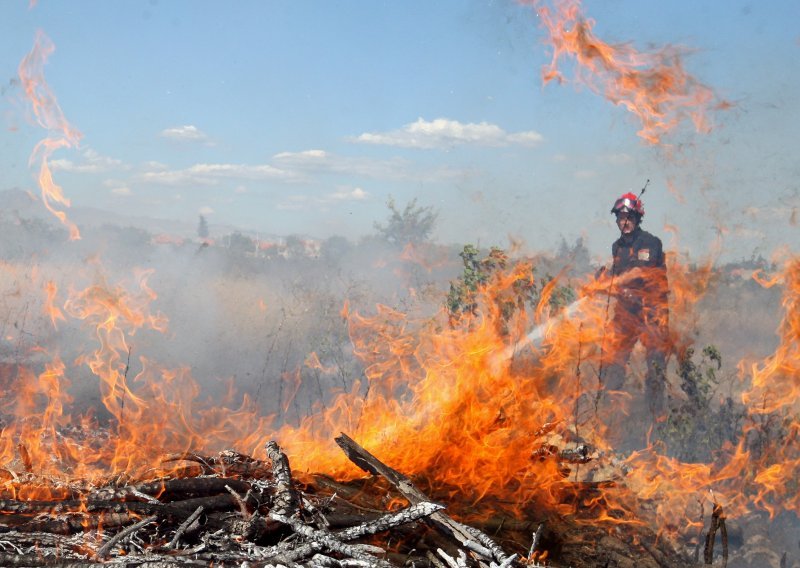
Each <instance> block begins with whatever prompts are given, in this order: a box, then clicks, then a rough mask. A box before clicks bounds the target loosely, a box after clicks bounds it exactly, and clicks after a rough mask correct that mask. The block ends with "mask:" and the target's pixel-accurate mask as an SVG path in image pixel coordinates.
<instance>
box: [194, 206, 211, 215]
mask: <svg viewBox="0 0 800 568" xmlns="http://www.w3.org/2000/svg"><path fill="white" fill-rule="evenodd" d="M197 212H198V213H199V214H200V215H211V214H213V213H214V210H213V209H212V208H211V207H209V206H208V205H205V206H203V207H201V208H200V209H199V210H198V211H197Z"/></svg>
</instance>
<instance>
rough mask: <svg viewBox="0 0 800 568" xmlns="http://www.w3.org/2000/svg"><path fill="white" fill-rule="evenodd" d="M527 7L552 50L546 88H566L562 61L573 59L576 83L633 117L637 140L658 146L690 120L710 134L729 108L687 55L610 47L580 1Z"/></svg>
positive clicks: (676, 50)
mask: <svg viewBox="0 0 800 568" xmlns="http://www.w3.org/2000/svg"><path fill="white" fill-rule="evenodd" d="M523 3H530V4H533V5H534V6H535V7H536V8H537V11H538V14H539V16H540V19H541V22H542V25H543V26H544V27H545V28H546V29H547V31H548V33H549V38H548V40H549V44H550V45H551V46H552V48H553V56H552V59H551V61H550V63H549V64H548V65H547V66H545V68H544V69H543V70H542V79H543V81H544V83H545V84H546V83H549V82H551V81H558V82H564V81H565V78H564V75H563V73H562V72H561V70H560V67H559V63H560V60H561V59H562V58H565V57H571V58H574V60H575V62H576V63H577V67H576V71H575V73H576V80H577V81H579V82H581V83H583V84H585V85H587V86H588V87H589V88H590V89H592V90H593V91H595V92H596V93H599V94H601V95H603V96H604V97H606V98H607V99H608V100H609V101H611V102H612V103H614V104H615V105H621V106H623V107H625V108H626V109H627V110H628V111H629V112H631V113H633V114H634V115H635V116H636V117H637V118H638V119H639V120H640V121H641V124H642V128H641V130H639V132H638V135H639V136H640V137H642V138H643V139H645V140H646V141H647V142H649V143H650V144H658V143H659V142H660V141H661V139H662V137H663V136H664V135H665V134H666V133H668V132H670V131H671V130H673V129H674V128H675V127H676V126H678V124H679V123H681V122H682V121H684V120H686V119H688V120H690V121H691V122H692V123H693V124H694V127H695V128H696V129H697V131H699V132H707V131H709V130H710V128H711V124H710V122H709V119H708V113H709V111H711V110H713V109H720V108H727V107H728V106H730V103H727V102H724V101H720V100H718V98H717V97H716V95H715V94H714V92H713V91H712V90H711V89H710V88H709V87H707V86H705V85H703V84H702V83H700V82H699V81H698V80H697V79H695V78H694V77H693V76H692V75H691V74H690V73H689V72H688V71H687V70H686V69H685V67H684V64H683V56H684V54H685V51H686V50H685V49H681V48H678V47H674V46H667V47H663V48H661V49H659V50H657V51H653V52H640V51H637V50H636V49H635V48H633V47H632V46H630V45H628V44H610V43H606V42H604V41H603V40H601V39H600V38H598V37H597V36H595V35H594V33H593V32H592V29H593V28H594V21H593V20H591V19H589V18H586V17H585V16H584V15H583V13H582V11H581V4H580V1H579V0H556V3H555V6H554V8H553V9H551V8H550V7H548V6H546V5H545V3H544V2H543V1H541V0H523Z"/></svg>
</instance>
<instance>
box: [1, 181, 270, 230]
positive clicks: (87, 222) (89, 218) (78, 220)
mask: <svg viewBox="0 0 800 568" xmlns="http://www.w3.org/2000/svg"><path fill="white" fill-rule="evenodd" d="M65 211H66V213H67V216H68V218H69V219H70V220H71V221H72V222H73V223H75V224H76V225H78V228H79V229H80V228H89V227H92V228H94V227H102V226H103V225H116V226H119V227H136V228H139V229H143V230H145V231H147V232H148V233H151V234H154V235H158V234H162V233H165V234H169V235H174V236H178V237H182V238H185V239H192V238H196V237H197V221H193V222H192V223H187V222H182V221H176V220H175V219H156V218H152V217H141V216H134V215H125V214H124V213H120V212H117V211H108V210H106V209H98V208H96V207H69V208H67V209H66V210H65ZM0 213H2V214H3V215H5V216H9V215H10V216H17V217H20V218H23V219H41V220H43V221H45V222H46V223H48V224H52V225H53V226H60V225H61V223H60V222H59V220H58V219H56V218H55V216H53V214H52V213H50V212H49V211H48V210H47V208H46V207H45V206H44V204H43V203H42V200H41V197H40V196H39V195H38V194H31V193H28V192H27V191H23V190H21V189H18V188H13V189H6V190H0ZM210 229H211V233H212V235H227V234H231V233H234V232H240V233H242V234H246V235H251V236H255V235H256V234H257V231H253V230H248V229H242V228H241V227H236V226H233V225H215V224H213V223H210ZM260 236H261V237H262V238H271V237H273V235H267V234H265V233H263V232H261V234H260ZM275 237H276V236H275ZM276 238H277V237H276Z"/></svg>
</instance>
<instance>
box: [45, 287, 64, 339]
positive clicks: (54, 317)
mask: <svg viewBox="0 0 800 568" xmlns="http://www.w3.org/2000/svg"><path fill="white" fill-rule="evenodd" d="M45 294H46V296H47V299H46V301H45V304H44V308H43V309H44V313H45V314H47V315H48V316H49V317H50V321H51V322H52V323H53V328H55V329H57V328H58V324H57V323H56V322H58V321H62V322H63V321H67V319H66V318H65V317H64V312H62V311H61V309H60V308H59V307H58V306H56V305H55V303H54V302H55V298H56V295H57V294H58V287H57V286H56V284H55V282H53V281H52V280H49V281H48V282H47V283H46V284H45Z"/></svg>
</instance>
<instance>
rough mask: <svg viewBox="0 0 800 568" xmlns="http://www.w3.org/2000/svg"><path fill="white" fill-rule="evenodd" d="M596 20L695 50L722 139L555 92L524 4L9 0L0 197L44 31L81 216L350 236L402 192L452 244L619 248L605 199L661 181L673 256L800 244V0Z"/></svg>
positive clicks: (656, 7) (650, 8)
mask: <svg viewBox="0 0 800 568" xmlns="http://www.w3.org/2000/svg"><path fill="white" fill-rule="evenodd" d="M582 10H583V12H584V13H585V15H586V16H587V17H589V18H592V19H593V20H594V21H595V22H596V23H595V27H594V33H595V34H596V35H597V36H598V37H599V38H601V39H602V40H604V41H606V42H609V43H622V42H630V44H631V45H632V46H634V47H636V48H637V49H639V50H642V51H646V50H649V49H654V48H657V47H658V46H664V45H668V44H671V45H682V46H685V47H686V48H688V50H689V53H688V54H687V55H686V56H685V61H684V64H685V65H686V67H687V69H688V71H689V72H690V73H691V74H692V75H693V76H694V77H695V78H696V79H697V80H698V81H700V82H702V83H703V84H705V85H707V86H709V87H710V88H712V89H713V90H714V91H715V93H717V95H718V96H719V97H720V98H721V99H724V100H727V101H730V102H732V103H733V107H732V108H731V109H729V110H727V111H724V112H717V113H714V114H713V115H712V116H711V117H710V118H711V120H712V122H713V124H714V128H713V130H712V131H711V132H710V133H707V134H701V133H696V132H695V131H694V130H693V129H692V128H691V126H690V125H687V124H684V125H682V126H681V127H680V128H679V129H678V130H677V131H675V132H674V133H672V134H670V135H668V136H667V137H665V139H664V140H663V143H664V145H662V146H655V147H654V146H652V145H648V144H646V143H645V142H644V141H643V140H642V139H641V138H639V137H638V136H637V135H636V132H637V130H639V128H640V125H639V124H638V122H637V121H636V119H635V118H634V117H633V115H631V114H630V113H629V112H627V111H626V110H625V109H624V108H622V107H620V106H615V105H614V104H612V103H611V102H609V101H608V100H606V99H604V98H603V97H602V96H599V95H597V94H595V93H593V92H591V91H590V90H589V89H587V88H585V87H583V88H581V87H580V86H577V85H575V84H574V83H572V82H569V83H566V84H561V85H559V84H554V83H551V84H548V85H546V86H545V85H543V83H542V79H541V69H542V66H543V65H545V64H547V63H548V61H549V59H550V56H551V53H552V52H551V49H550V47H549V46H548V45H547V44H546V42H545V39H546V37H547V34H546V32H545V30H544V29H543V28H542V27H541V26H540V25H539V20H538V17H537V14H536V11H535V9H534V8H533V7H531V6H530V5H522V4H519V3H516V2H507V1H489V0H482V1H473V0H443V1H438V2H429V1H408V2H378V1H371V2H364V1H360V2H357V1H355V0H346V1H326V2H323V1H319V2H306V1H302V0H286V1H259V2H247V1H243V2H235V3H225V4H223V3H219V2H206V1H169V2H168V1H164V0H147V1H134V0H130V1H125V2H122V1H117V2H109V1H107V0H97V1H84V0H74V1H65V0H61V1H55V0H39V1H38V2H37V3H35V4H34V5H33V6H30V5H29V3H28V2H26V1H22V0H20V1H16V0H15V1H10V0H3V2H2V3H0V13H2V17H0V54H2V55H0V85H2V99H1V100H0V109H1V114H0V116H1V117H2V123H0V126H1V127H2V128H1V129H0V189H7V188H15V187H16V188H21V189H26V190H31V191H32V192H34V193H38V189H37V188H36V182H35V180H34V178H33V175H32V169H31V168H30V167H29V165H28V158H29V156H30V154H31V151H32V149H33V147H34V146H35V144H36V143H37V142H38V141H39V140H41V139H42V138H44V137H45V136H47V135H48V133H47V132H46V131H45V130H43V129H42V128H41V127H39V126H38V125H36V124H35V123H34V122H32V121H31V120H30V111H29V107H28V105H26V103H25V101H24V97H23V93H22V90H21V88H20V86H19V81H18V76H17V74H18V66H19V63H20V61H21V60H22V59H23V57H25V55H26V54H27V53H28V52H30V50H31V49H32V47H33V45H34V42H35V38H36V33H37V30H41V31H42V32H43V33H44V34H45V35H46V36H47V37H48V38H49V39H50V40H51V41H52V43H53V44H54V46H55V52H54V53H53V54H52V56H50V58H49V60H48V62H47V64H46V66H45V71H44V73H45V77H46V80H47V82H48V84H49V86H50V88H51V90H52V92H53V93H54V95H55V97H56V98H57V100H58V103H59V105H60V106H61V109H62V110H63V112H64V115H65V117H66V118H67V120H68V121H69V122H70V124H71V125H72V126H73V127H75V128H76V129H78V130H79V131H80V132H81V133H82V135H83V136H82V139H81V143H80V146H79V147H77V148H67V149H60V150H58V151H56V152H55V153H54V154H53V156H52V160H51V165H52V167H53V170H54V176H55V179H56V181H57V182H58V183H59V184H60V185H61V186H62V187H63V189H64V193H65V194H66V196H67V197H68V198H69V199H71V200H72V205H73V207H96V208H100V209H105V210H109V211H114V212H117V213H123V214H130V215H137V216H148V217H155V218H161V219H174V220H176V221H183V222H186V223H188V226H190V227H191V226H194V225H195V224H196V220H197V216H198V214H200V213H203V214H205V215H206V216H207V218H208V220H209V222H210V224H211V225H212V231H213V227H214V225H215V224H220V225H223V224H224V225H236V226H240V227H242V228H243V229H250V230H257V231H260V232H263V233H274V234H279V235H286V234H291V233H303V234H308V235H311V236H314V237H319V238H325V237H328V236H330V235H333V234H340V235H344V236H347V237H349V238H352V239H357V238H358V237H359V236H361V235H364V234H367V233H369V232H371V231H372V229H373V223H374V222H375V221H381V220H383V219H384V218H385V217H386V213H387V209H386V205H385V203H386V200H387V198H388V196H389V195H392V196H393V197H394V198H395V199H396V200H397V202H398V203H400V204H404V203H405V202H407V201H408V200H410V199H413V198H417V199H418V201H419V203H420V204H422V205H431V206H434V207H435V208H437V209H438V210H439V211H440V221H439V226H438V230H437V234H436V238H437V240H439V241H441V242H446V243H466V242H472V243H476V242H478V243H480V244H481V245H482V246H490V245H500V246H507V245H508V243H509V240H510V239H514V240H521V241H522V242H524V243H525V246H526V248H527V249H528V250H531V251H534V250H545V249H551V248H553V247H554V246H556V245H557V244H558V242H559V241H560V240H561V238H562V237H563V238H566V239H567V240H568V241H574V240H575V238H577V237H578V236H584V237H585V238H586V239H587V242H588V243H589V246H590V249H591V250H592V252H593V253H595V254H597V255H599V256H602V255H604V254H606V253H607V250H608V248H609V244H610V242H611V240H613V239H614V238H615V236H616V234H615V228H614V226H613V223H612V219H611V216H610V215H609V213H608V209H609V207H610V203H611V202H613V199H614V197H616V195H617V194H619V193H621V192H623V191H627V190H630V189H638V188H639V187H641V186H642V184H643V183H644V181H645V180H646V179H650V180H651V184H650V186H649V188H648V190H647V194H646V195H645V204H646V207H647V211H648V212H647V216H646V227H647V228H648V229H649V230H651V231H653V232H655V233H656V234H660V235H661V236H662V237H663V238H664V240H665V242H666V244H667V247H668V248H670V247H671V248H673V249H675V250H680V251H689V252H691V254H692V256H693V257H695V258H698V257H701V256H704V255H707V254H710V252H711V251H712V250H716V249H715V248H714V240H715V239H716V238H717V236H718V235H720V234H721V235H723V236H724V241H723V243H722V246H723V255H724V256H726V257H733V258H741V257H749V256H750V254H752V253H753V251H758V252H761V253H762V254H764V255H765V256H767V255H769V254H770V253H771V252H772V251H773V250H775V249H776V248H778V247H780V246H782V245H789V246H790V247H795V246H796V245H795V243H796V242H797V238H796V234H797V233H796V232H797V227H796V226H794V225H793V224H792V223H791V222H790V221H791V219H792V217H791V215H792V212H793V210H794V208H796V207H797V206H798V205H800V195H798V192H799V190H800V183H799V182H798V179H800V171H799V170H800V160H798V159H797V156H798V151H797V150H796V148H795V145H796V138H797V132H798V130H799V129H800V110H798V108H800V31H798V28H797V22H799V21H800V2H796V1H795V0H786V1H778V0H775V1H769V2H752V1H748V2H744V1H742V2H737V1H728V2H719V1H709V0H706V1H692V2H689V1H683V0H680V1H673V2H655V1H634V0H607V1H603V2H601V1H591V0H585V1H584V2H583V3H582ZM563 70H564V74H565V76H566V78H567V79H570V78H571V77H572V73H571V69H570V66H569V65H568V64H567V65H566V66H565V67H564V69H563ZM668 186H671V187H672V191H670V189H668ZM67 215H69V210H67ZM665 225H670V226H674V227H676V228H677V237H673V236H672V233H667V232H666V231H665Z"/></svg>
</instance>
